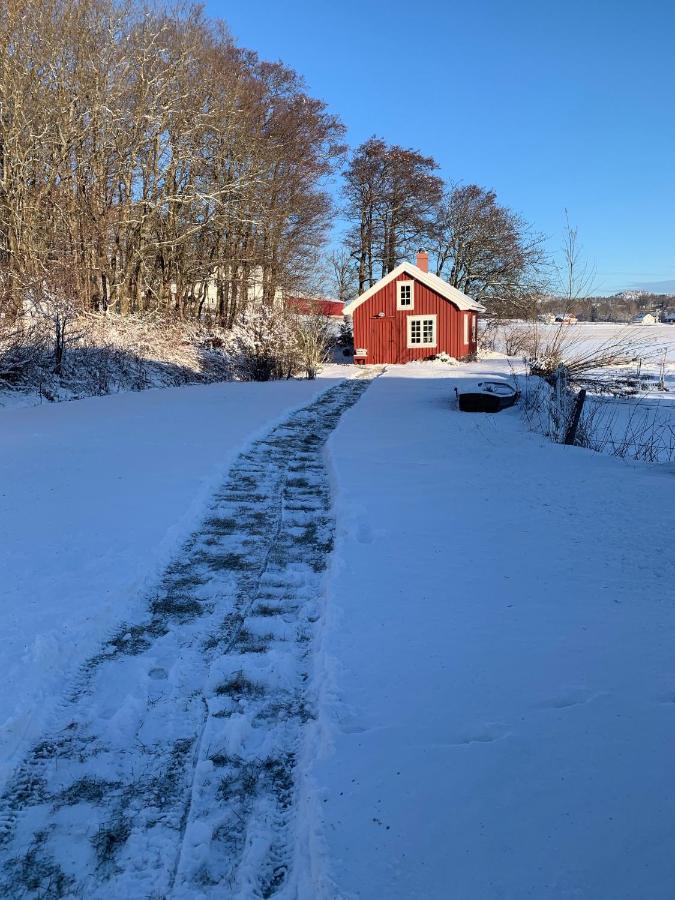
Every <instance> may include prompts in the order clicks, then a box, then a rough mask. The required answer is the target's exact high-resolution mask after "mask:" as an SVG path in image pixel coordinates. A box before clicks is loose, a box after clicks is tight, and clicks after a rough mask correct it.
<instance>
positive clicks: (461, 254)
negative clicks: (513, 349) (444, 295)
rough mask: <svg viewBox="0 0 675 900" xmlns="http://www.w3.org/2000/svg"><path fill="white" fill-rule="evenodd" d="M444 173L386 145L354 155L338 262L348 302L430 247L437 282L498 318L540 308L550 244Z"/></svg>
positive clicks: (476, 189) (367, 146)
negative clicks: (451, 181) (443, 282)
mask: <svg viewBox="0 0 675 900" xmlns="http://www.w3.org/2000/svg"><path fill="white" fill-rule="evenodd" d="M438 169H439V166H438V164H437V162H436V161H435V160H434V159H433V158H432V157H429V156H424V155H423V154H421V153H419V152H417V151H415V150H410V149H406V148H404V147H399V146H396V145H389V144H387V143H385V141H383V140H381V139H379V138H371V139H370V140H368V141H366V142H365V143H364V144H362V145H361V146H360V147H359V148H357V149H356V150H355V151H354V153H353V154H352V155H351V157H350V159H349V162H348V166H347V168H346V171H345V187H344V196H345V212H346V216H347V219H348V220H349V222H350V224H351V227H350V230H349V231H348V233H347V236H346V241H345V249H344V251H343V252H342V253H341V254H336V255H334V257H333V268H334V274H335V281H336V282H337V286H338V290H339V292H340V293H341V294H342V296H343V297H344V298H348V297H349V296H350V295H354V294H356V293H361V292H362V291H364V290H366V289H367V288H368V287H370V286H371V285H372V284H374V282H375V281H377V280H378V279H379V278H381V277H382V276H383V275H386V274H387V273H388V272H390V271H391V270H392V269H394V268H395V267H396V266H397V265H398V264H399V263H400V262H401V261H402V260H404V259H412V260H414V258H415V250H416V249H419V248H421V247H423V248H425V249H427V250H428V251H429V252H430V259H431V265H432V268H433V271H434V272H435V273H436V274H437V275H440V276H441V277H443V278H445V279H446V280H447V281H449V282H450V284H452V285H453V286H454V287H457V288H458V289H459V290H461V291H463V292H464V293H466V294H469V295H470V296H472V297H474V298H475V299H477V300H480V301H482V302H484V303H485V304H486V305H487V306H488V307H489V308H490V310H491V311H492V312H493V313H497V314H498V313H500V312H507V311H511V312H520V313H521V314H522V313H526V312H528V311H531V310H533V309H534V308H536V301H537V298H538V296H540V294H541V292H542V290H543V289H544V286H545V285H546V281H547V277H548V273H547V260H546V256H545V253H544V249H543V238H542V236H541V235H539V234H537V233H535V232H534V231H533V230H532V228H531V227H530V226H529V224H528V223H527V222H526V221H525V220H524V219H523V218H522V217H521V216H519V215H518V214H517V213H515V212H514V211H513V210H510V209H509V208H508V207H506V206H504V205H503V204H501V203H499V202H498V200H497V196H496V194H495V192H494V191H492V190H487V189H486V188H483V187H480V186H479V185H475V184H469V185H453V184H448V183H446V182H444V180H443V179H442V178H441V177H440V175H439V174H438Z"/></svg>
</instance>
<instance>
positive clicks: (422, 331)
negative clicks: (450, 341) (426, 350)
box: [407, 315, 436, 349]
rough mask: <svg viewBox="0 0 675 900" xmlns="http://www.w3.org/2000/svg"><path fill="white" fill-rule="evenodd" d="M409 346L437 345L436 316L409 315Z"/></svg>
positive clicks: (412, 347) (410, 347) (411, 347)
mask: <svg viewBox="0 0 675 900" xmlns="http://www.w3.org/2000/svg"><path fill="white" fill-rule="evenodd" d="M407 322H408V348H409V349H414V348H416V347H420V348H421V347H435V346H436V316H435V315H428V316H408V319H407Z"/></svg>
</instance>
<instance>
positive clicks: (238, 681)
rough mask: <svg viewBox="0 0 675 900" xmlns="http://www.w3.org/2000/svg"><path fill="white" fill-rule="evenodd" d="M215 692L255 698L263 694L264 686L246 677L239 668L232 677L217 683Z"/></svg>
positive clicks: (229, 695)
mask: <svg viewBox="0 0 675 900" xmlns="http://www.w3.org/2000/svg"><path fill="white" fill-rule="evenodd" d="M215 692H216V694H219V695H220V696H223V695H225V696H228V697H234V698H238V697H245V698H246V699H255V698H258V697H262V696H263V695H264V694H265V688H264V687H263V686H262V685H261V684H258V683H257V682H255V681H251V680H250V679H249V678H247V677H246V675H244V673H243V671H242V670H241V669H240V670H239V671H238V672H235V674H234V675H233V676H232V678H230V679H228V680H227V681H224V682H223V683H222V684H219V685H218V687H217V688H216V691H215Z"/></svg>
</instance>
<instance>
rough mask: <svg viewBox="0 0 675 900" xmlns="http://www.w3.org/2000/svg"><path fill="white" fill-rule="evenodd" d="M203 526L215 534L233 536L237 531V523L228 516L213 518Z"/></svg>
mask: <svg viewBox="0 0 675 900" xmlns="http://www.w3.org/2000/svg"><path fill="white" fill-rule="evenodd" d="M204 526H205V527H206V528H207V529H208V530H209V531H213V532H215V533H216V534H234V533H235V532H236V531H237V530H238V529H239V523H238V522H237V520H236V519H233V518H232V517H230V516H213V517H212V518H211V519H207V520H206V522H204Z"/></svg>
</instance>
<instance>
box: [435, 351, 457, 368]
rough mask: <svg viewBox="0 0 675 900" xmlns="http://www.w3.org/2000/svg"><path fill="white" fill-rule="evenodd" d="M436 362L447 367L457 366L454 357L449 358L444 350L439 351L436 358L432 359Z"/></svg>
mask: <svg viewBox="0 0 675 900" xmlns="http://www.w3.org/2000/svg"><path fill="white" fill-rule="evenodd" d="M433 359H434V360H435V361H436V362H442V363H445V364H446V365H448V366H458V365H459V363H458V362H457V360H456V359H455V357H454V356H450V354H449V353H446V352H445V350H441V352H440V353H437V354H436V356H434V357H433Z"/></svg>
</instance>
